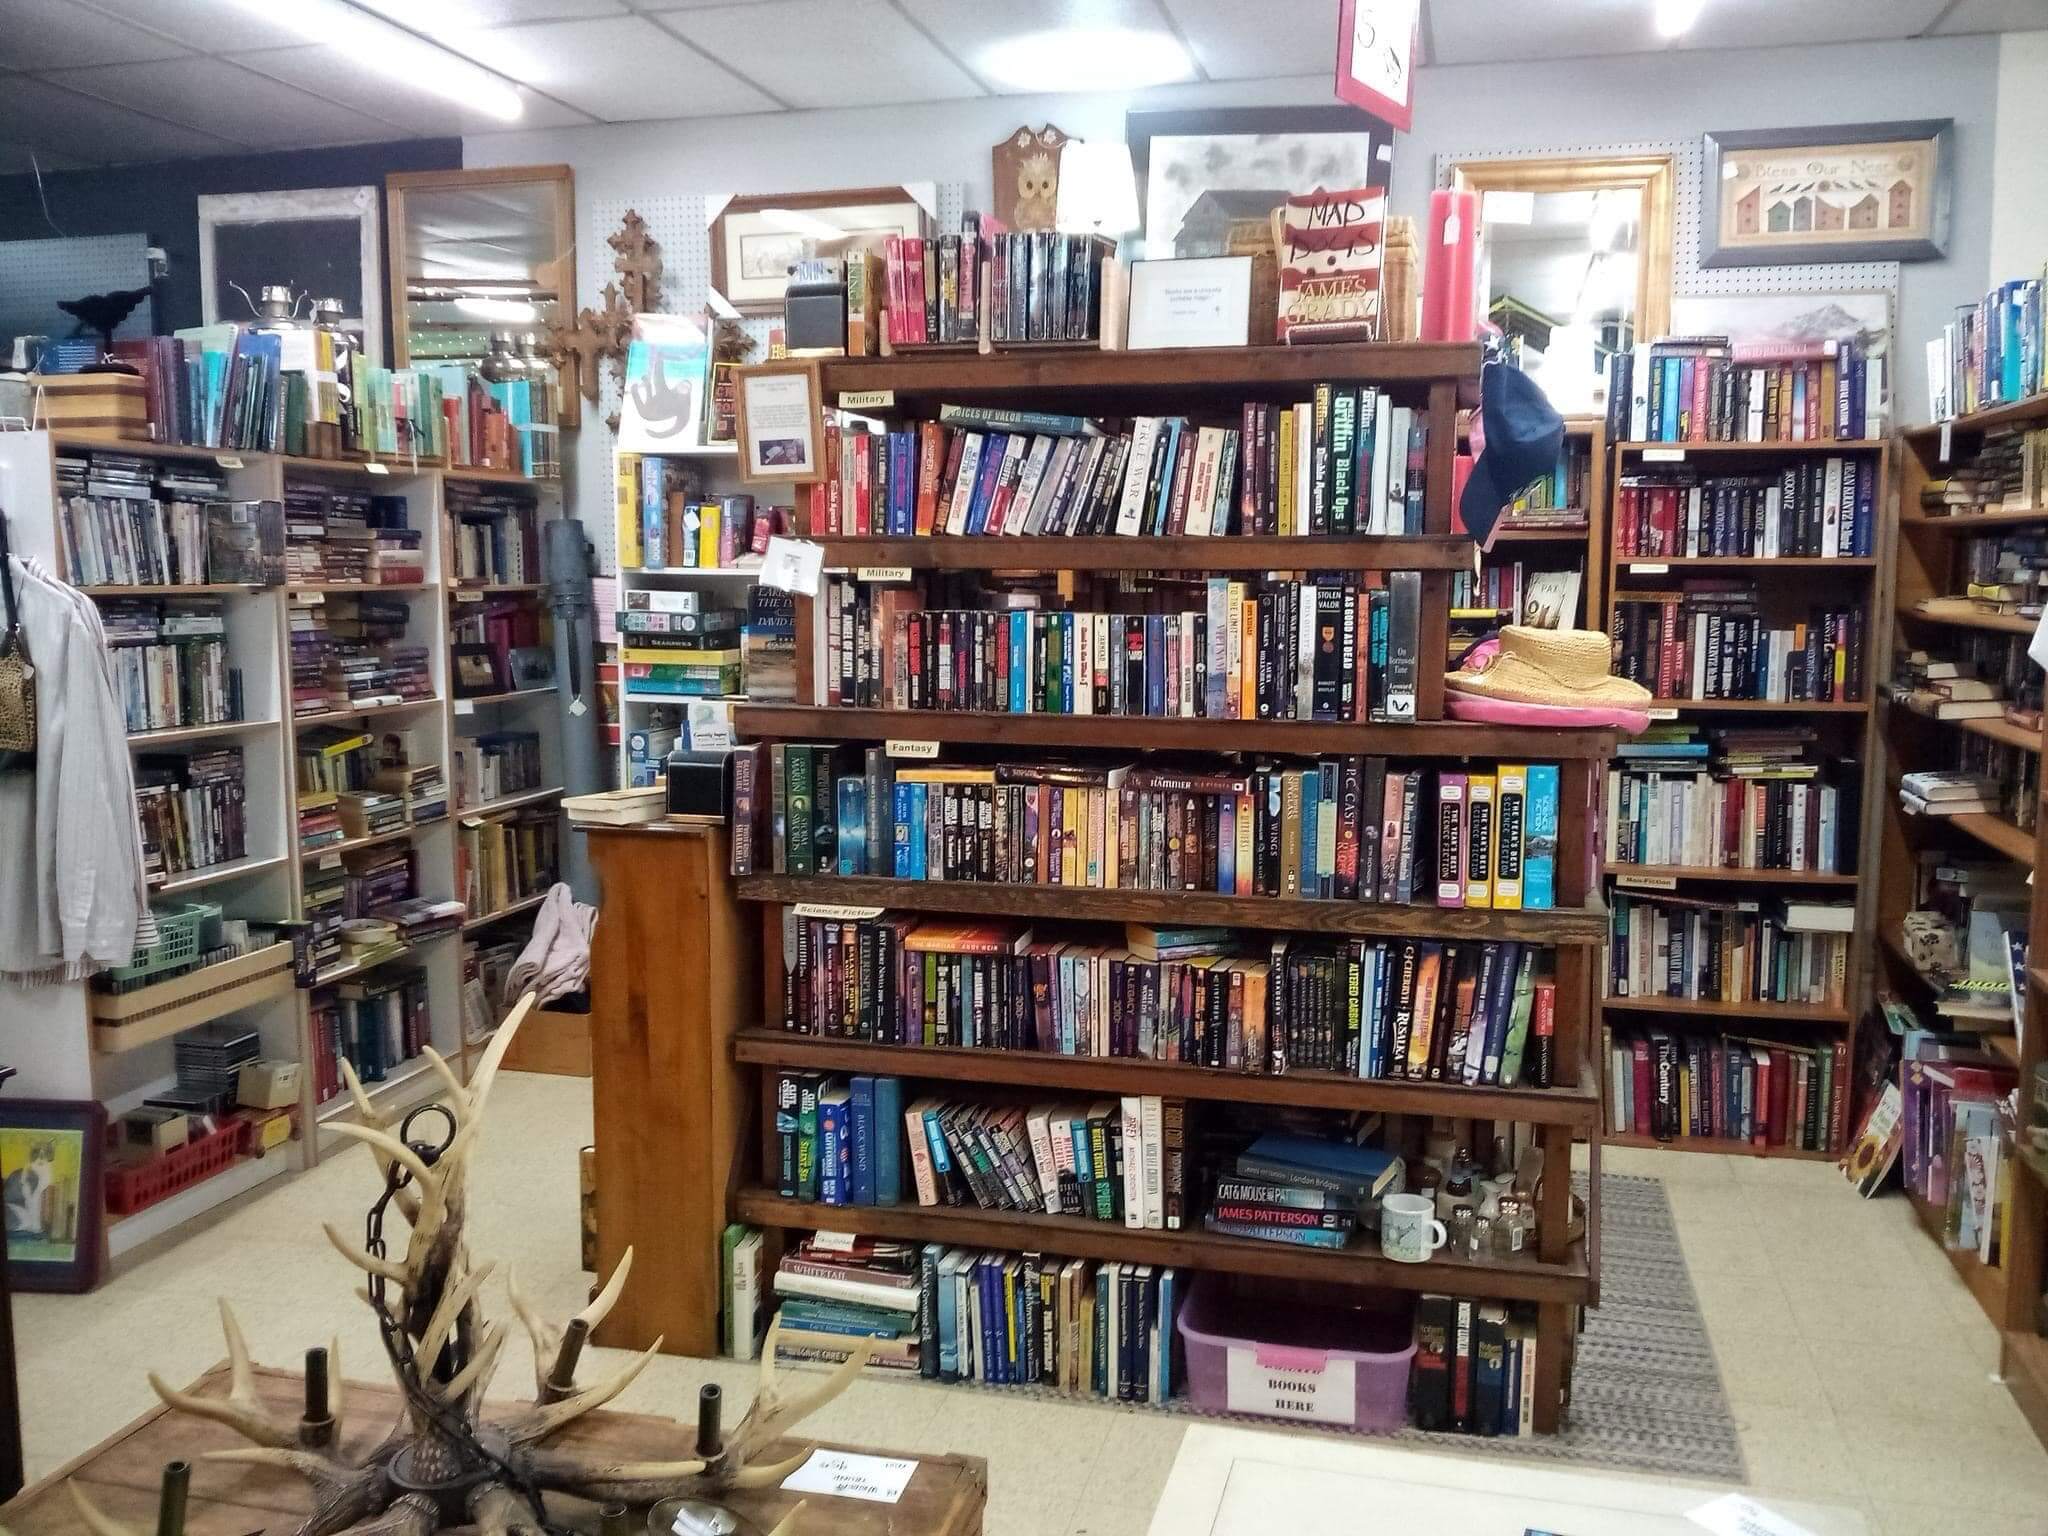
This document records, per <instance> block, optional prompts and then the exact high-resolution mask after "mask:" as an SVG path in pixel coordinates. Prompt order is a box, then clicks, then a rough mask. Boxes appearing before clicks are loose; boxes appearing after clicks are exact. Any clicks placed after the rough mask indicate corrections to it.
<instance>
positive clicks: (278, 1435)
mask: <svg viewBox="0 0 2048 1536" xmlns="http://www.w3.org/2000/svg"><path fill="white" fill-rule="evenodd" d="M220 1328H221V1332H222V1333H223V1334H225V1335H226V1336H227V1341H228V1395H227V1396H226V1397H200V1396H198V1395H197V1394H195V1393H191V1392H178V1391H174V1390H172V1389H171V1388H170V1387H169V1386H166V1385H165V1384H164V1380H163V1378H162V1377H160V1376H158V1375H157V1374H156V1372H154V1371H151V1372H150V1373H149V1384H150V1386H151V1387H153V1388H154V1389H155V1390H156V1395H157V1396H158V1397H160V1398H162V1399H163V1400H164V1402H165V1403H166V1404H167V1405H168V1406H170V1407H172V1408H174V1409H176V1410H177V1411H178V1412H180V1413H189V1414H191V1415H193V1416H194V1417H195V1418H201V1419H211V1420H213V1421H214V1422H215V1423H216V1424H225V1425H227V1427H228V1428H229V1429H232V1430H234V1431H235V1432H236V1433H237V1434H239V1435H240V1436H241V1437H242V1438H243V1439H245V1440H253V1441H255V1442H256V1444H258V1445H268V1446H292V1445H297V1444H298V1443H299V1432H298V1430H297V1428H296V1427H294V1426H292V1425H289V1424H282V1423H279V1422H278V1421H277V1420H276V1419H273V1418H272V1417H271V1416H270V1413H269V1411H268V1410H267V1409H266V1408H264V1406H263V1403H262V1400H261V1399H259V1398H258V1397H257V1395H256V1376H255V1373H254V1372H253V1371H252V1370H251V1369H250V1368H249V1346H248V1344H247V1342H246V1341H245V1340H244V1339H243V1338H242V1326H241V1324H239V1323H237V1322H236V1321H235V1311H234V1308H233V1307H230V1306H229V1305H228V1303H227V1300H226V1298H225V1297H223V1298H222V1299H221V1303H220Z"/></svg>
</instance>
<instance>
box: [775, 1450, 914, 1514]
mask: <svg viewBox="0 0 2048 1536" xmlns="http://www.w3.org/2000/svg"><path fill="white" fill-rule="evenodd" d="M916 1472H917V1463H916V1462H914V1461H905V1460H904V1459H903V1458H901V1457H899V1456H862V1455H860V1454H858V1453H857V1452H854V1451H827V1450H823V1449H820V1450H815V1451H813V1452H811V1455H810V1459H809V1460H808V1461H806V1462H805V1463H804V1464H803V1465H802V1466H800V1467H798V1468H797V1469H796V1470H795V1471H794V1472H792V1473H790V1474H789V1476H787V1477H785V1478H784V1479H783V1480H782V1486H783V1488H784V1489H785V1490H786V1491H788V1492H790V1493H824V1494H830V1495H831V1496H832V1497H833V1498H835V1499H866V1500H867V1501H868V1502H869V1503H871V1504H894V1503H896V1502H897V1501H898V1500H900V1499H901V1498H902V1497H903V1490H904V1489H905V1488H908V1487H909V1486H910V1479H911V1477H912V1476H913V1475H915V1473H916Z"/></svg>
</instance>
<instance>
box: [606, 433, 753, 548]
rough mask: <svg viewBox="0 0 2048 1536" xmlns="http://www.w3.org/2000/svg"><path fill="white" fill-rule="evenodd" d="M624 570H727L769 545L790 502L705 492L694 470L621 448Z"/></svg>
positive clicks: (620, 511)
mask: <svg viewBox="0 0 2048 1536" xmlns="http://www.w3.org/2000/svg"><path fill="white" fill-rule="evenodd" d="M616 491H617V495H618V516H619V527H620V529H621V532H622V538H623V542H622V547H621V548H620V551H619V564H620V568H621V569H622V570H642V571H694V570H713V569H724V568H726V567H729V566H734V565H738V564H739V563H740V562H741V561H743V560H748V559H757V558H759V557H760V556H761V555H762V554H764V553H765V552H766V551H767V548H768V540H769V538H770V537H771V536H772V535H774V534H776V533H777V532H781V531H785V530H783V529H782V527H781V523H782V517H783V514H784V509H783V508H781V507H777V506H773V505H770V506H764V507H758V508H757V507H756V506H755V505H754V498H753V497H751V496H746V495H737V496H705V495H703V494H702V492H701V491H700V490H699V489H698V487H697V484H696V480H695V476H694V471H693V470H692V469H690V468H688V467H686V466H682V465H679V464H677V463H675V462H674V461H672V460H669V459H664V458H659V457H656V456H654V455H652V454H633V453H622V454H620V455H619V468H618V480H617V484H616Z"/></svg>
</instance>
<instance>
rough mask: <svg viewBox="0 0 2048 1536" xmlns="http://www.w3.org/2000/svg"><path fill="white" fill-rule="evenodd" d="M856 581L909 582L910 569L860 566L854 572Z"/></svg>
mask: <svg viewBox="0 0 2048 1536" xmlns="http://www.w3.org/2000/svg"><path fill="white" fill-rule="evenodd" d="M853 577H854V580H856V581H908V580H910V567H909V566H907V565H859V566H855V567H854V570H853Z"/></svg>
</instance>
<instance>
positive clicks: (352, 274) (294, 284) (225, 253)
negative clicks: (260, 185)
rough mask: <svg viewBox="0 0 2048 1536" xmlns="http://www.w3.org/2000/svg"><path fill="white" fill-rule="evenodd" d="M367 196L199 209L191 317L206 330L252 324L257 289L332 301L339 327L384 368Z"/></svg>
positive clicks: (251, 196)
mask: <svg viewBox="0 0 2048 1536" xmlns="http://www.w3.org/2000/svg"><path fill="white" fill-rule="evenodd" d="M380 196H381V195H380V193H379V191H378V189H377V188H375V187H315V188H312V189H309V190H305V191H297V192H234V193H221V194H211V193H209V194H207V195H205V196H202V197H201V198H200V199H199V312H200V318H201V319H203V320H204V321H205V322H206V323H207V324H208V325H216V324H219V323H220V322H222V321H228V320H234V321H240V322H242V323H245V324H246V323H247V322H248V321H250V320H252V319H254V318H255V314H256V308H255V306H256V300H257V298H258V296H259V293H260V291H261V290H262V289H263V288H265V287H272V286H277V287H284V288H289V289H290V290H291V291H292V295H293V297H294V298H296V299H298V300H300V301H301V307H300V309H299V314H300V316H301V318H305V317H308V316H310V315H311V313H312V307H313V301H314V300H315V299H339V300H341V313H342V322H341V323H342V327H343V329H345V330H347V331H349V332H350V333H351V334H352V335H354V336H355V337H357V338H358V340H359V342H360V344H361V346H362V349H363V358H364V360H365V361H366V362H368V363H369V365H370V366H371V367H372V368H381V367H382V366H383V365H384V277H383V272H384V237H383V234H382V225H381V222H380V220H379V217H378V212H377V210H378V208H379V207H380V206H381V202H380Z"/></svg>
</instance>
